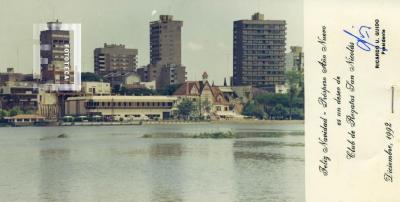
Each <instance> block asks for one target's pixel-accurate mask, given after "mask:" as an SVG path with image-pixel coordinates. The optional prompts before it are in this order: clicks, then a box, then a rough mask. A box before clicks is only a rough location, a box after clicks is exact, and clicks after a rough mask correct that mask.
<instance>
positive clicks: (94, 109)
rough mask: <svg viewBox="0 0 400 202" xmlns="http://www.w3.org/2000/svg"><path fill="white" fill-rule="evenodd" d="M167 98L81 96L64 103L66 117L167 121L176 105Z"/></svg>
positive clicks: (174, 101)
mask: <svg viewBox="0 0 400 202" xmlns="http://www.w3.org/2000/svg"><path fill="white" fill-rule="evenodd" d="M176 99H177V98H175V97H168V96H83V97H70V98H68V99H67V101H66V103H65V114H66V115H68V116H90V115H100V116H102V117H105V118H114V119H115V117H118V118H122V119H131V118H141V117H148V118H149V119H169V118H170V117H171V116H172V111H173V109H174V106H175V103H176Z"/></svg>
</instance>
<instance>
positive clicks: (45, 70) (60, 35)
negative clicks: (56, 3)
mask: <svg viewBox="0 0 400 202" xmlns="http://www.w3.org/2000/svg"><path fill="white" fill-rule="evenodd" d="M61 24H62V23H61V22H59V21H58V20H57V21H56V22H48V23H47V28H48V30H44V31H41V32H40V61H41V62H40V66H41V71H40V72H41V82H42V83H48V84H73V83H74V69H73V64H72V53H71V50H72V49H71V47H70V31H68V30H62V29H61Z"/></svg>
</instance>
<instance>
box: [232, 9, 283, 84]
mask: <svg viewBox="0 0 400 202" xmlns="http://www.w3.org/2000/svg"><path fill="white" fill-rule="evenodd" d="M233 27H234V28H233V78H232V82H233V85H234V86H240V85H251V86H255V87H260V88H264V89H270V90H273V89H274V86H275V85H277V84H278V85H280V84H283V83H284V82H285V76H284V71H285V70H284V68H285V45H286V22H285V21H284V20H264V15H263V14H260V13H255V14H254V15H253V16H252V18H251V20H238V21H235V22H234V25H233Z"/></svg>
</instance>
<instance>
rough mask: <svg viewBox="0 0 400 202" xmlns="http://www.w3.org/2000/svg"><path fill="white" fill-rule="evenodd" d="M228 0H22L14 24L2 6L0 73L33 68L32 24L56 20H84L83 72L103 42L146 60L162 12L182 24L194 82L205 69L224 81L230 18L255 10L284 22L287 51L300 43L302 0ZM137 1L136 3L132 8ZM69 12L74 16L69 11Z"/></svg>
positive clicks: (246, 15)
mask: <svg viewBox="0 0 400 202" xmlns="http://www.w3.org/2000/svg"><path fill="white" fill-rule="evenodd" d="M73 2H75V1H73ZM207 2H208V3H207ZM227 2H228V1H221V2H220V1H219V2H211V1H203V2H190V3H188V2H184V1H163V2H158V1H150V2H143V1H130V2H128V1H121V2H118V5H114V4H113V5H106V4H105V2H103V1H99V2H98V3H96V5H92V4H90V2H89V3H88V2H82V3H77V2H76V3H71V4H68V5H62V6H60V7H57V6H56V5H57V3H61V1H55V2H54V3H52V2H50V1H38V2H26V4H27V5H24V6H22V7H21V8H20V12H21V15H19V16H17V17H14V18H15V20H14V22H8V21H6V20H5V19H6V16H11V13H9V12H8V11H7V10H15V9H5V6H1V7H0V10H1V12H0V16H1V18H0V24H1V25H2V27H6V29H2V30H0V33H1V36H2V37H1V39H0V45H1V46H2V49H1V50H0V71H5V70H6V68H7V67H14V68H15V70H16V71H17V72H23V73H29V72H31V68H32V67H30V66H31V64H32V39H31V38H32V24H35V23H43V22H47V21H52V20H54V19H56V18H59V19H60V20H61V21H62V22H66V23H81V24H82V67H83V69H82V71H90V72H93V66H94V65H93V50H94V49H95V48H98V47H101V46H102V45H103V44H104V43H117V44H125V45H126V47H127V48H133V49H138V52H139V54H138V61H139V62H138V67H140V66H144V65H147V64H149V62H150V61H149V38H148V37H149V36H148V35H149V28H148V26H149V23H150V22H151V21H154V20H157V19H158V17H159V15H163V14H168V15H173V16H174V19H177V20H182V21H183V22H184V26H183V28H182V64H184V65H185V66H186V67H187V72H188V75H187V76H188V80H196V79H197V80H198V79H199V78H200V77H201V73H202V72H204V71H207V72H208V73H209V75H210V80H213V81H215V83H216V84H222V83H223V79H224V77H227V79H228V77H229V76H231V75H232V53H233V48H232V43H233V42H232V37H233V22H234V21H235V20H241V19H248V18H249V16H250V15H252V14H253V13H255V12H260V13H263V14H264V15H265V19H272V20H280V19H282V20H286V22H287V24H288V25H287V46H286V49H287V50H286V52H288V51H289V50H290V49H289V47H290V46H295V45H297V46H303V22H302V21H303V19H302V18H299V17H298V16H299V15H300V16H302V12H303V11H302V1H295V0H292V1H285V2H279V3H278V2H277V1H255V0H254V1H251V2H250V3H249V2H246V3H241V2H240V1H234V2H232V1H229V2H231V3H227ZM35 3H36V4H35ZM138 3H140V6H137V5H136V6H132V5H135V4H138ZM0 4H3V3H2V2H0ZM32 4H35V5H33V7H40V8H42V9H43V8H44V9H45V10H44V11H43V12H42V13H40V14H39V15H38V13H34V12H32V11H31V10H35V9H32ZM221 4H222V5H224V6H221ZM16 6H20V3H18V1H17V2H13V3H8V4H7V7H8V8H10V7H11V8H12V7H16ZM61 7H62V8H61ZM75 7H76V8H75ZM220 8H225V10H221V9H220ZM259 8H263V9H259ZM26 9H30V10H29V12H28V11H27V12H24V11H26ZM71 10H73V11H74V12H75V13H76V15H74V14H71V13H70V12H68V11H71ZM106 11H107V12H106ZM82 13H85V14H82ZM111 13H112V14H111ZM204 13H207V15H204ZM80 14H81V15H80ZM201 14H203V15H201ZM53 16H54V17H53ZM77 16H80V17H77ZM82 16H84V17H82ZM18 58H19V59H18Z"/></svg>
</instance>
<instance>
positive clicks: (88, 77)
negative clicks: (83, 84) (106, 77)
mask: <svg viewBox="0 0 400 202" xmlns="http://www.w3.org/2000/svg"><path fill="white" fill-rule="evenodd" d="M81 81H103V78H102V77H101V76H99V75H97V74H95V73H92V72H82V74H81Z"/></svg>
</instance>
